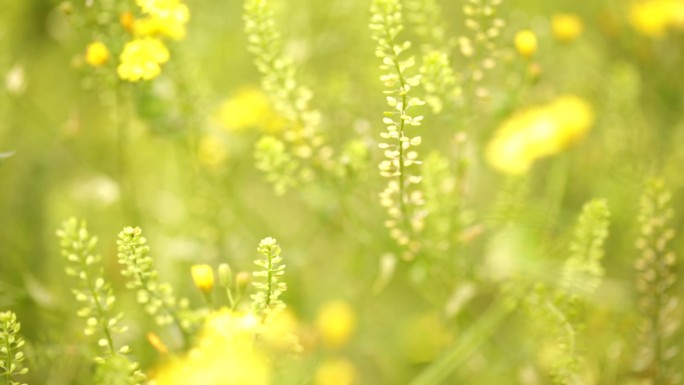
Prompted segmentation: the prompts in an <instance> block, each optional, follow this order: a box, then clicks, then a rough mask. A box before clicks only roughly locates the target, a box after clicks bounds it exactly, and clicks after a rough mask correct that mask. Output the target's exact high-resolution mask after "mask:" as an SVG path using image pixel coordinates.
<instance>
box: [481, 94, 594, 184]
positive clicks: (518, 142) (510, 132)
mask: <svg viewBox="0 0 684 385" xmlns="http://www.w3.org/2000/svg"><path fill="white" fill-rule="evenodd" d="M593 120H594V116H593V112H592V109H591V106H590V105H589V104H588V103H587V102H586V101H585V100H583V99H581V98H579V97H577V96H573V95H565V96H561V97H559V98H557V99H556V100H554V101H553V102H552V103H549V104H547V105H545V106H540V107H534V108H529V109H527V110H524V111H521V112H519V113H517V114H515V115H514V116H512V117H511V118H510V119H508V120H506V121H505V122H504V123H503V124H502V125H501V127H500V128H499V129H498V130H497V132H496V134H495V135H494V138H493V139H492V140H491V141H490V142H489V144H488V145H487V149H486V154H485V155H486V158H487V161H488V162H489V164H490V165H491V166H492V167H494V168H495V169H497V170H499V171H502V172H505V173H508V174H522V173H524V172H526V171H527V170H528V169H529V168H530V167H531V165H532V163H534V161H536V160H537V159H540V158H544V157H547V156H550V155H553V154H557V153H559V152H561V151H563V150H564V149H565V148H567V147H568V146H570V145H572V144H573V143H575V142H576V141H578V140H580V139H581V138H582V137H583V136H584V135H585V134H586V133H587V132H588V131H589V129H590V128H591V125H592V124H593Z"/></svg>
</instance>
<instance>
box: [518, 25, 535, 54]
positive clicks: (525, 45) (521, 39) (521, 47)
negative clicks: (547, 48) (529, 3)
mask: <svg viewBox="0 0 684 385" xmlns="http://www.w3.org/2000/svg"><path fill="white" fill-rule="evenodd" d="M514 43H515V49H516V50H518V53H519V54H520V55H521V56H523V57H525V58H530V57H532V56H533V55H534V54H535V52H537V35H535V34H534V32H532V31H531V30H529V29H524V30H522V31H519V32H518V33H516V34H515V41H514Z"/></svg>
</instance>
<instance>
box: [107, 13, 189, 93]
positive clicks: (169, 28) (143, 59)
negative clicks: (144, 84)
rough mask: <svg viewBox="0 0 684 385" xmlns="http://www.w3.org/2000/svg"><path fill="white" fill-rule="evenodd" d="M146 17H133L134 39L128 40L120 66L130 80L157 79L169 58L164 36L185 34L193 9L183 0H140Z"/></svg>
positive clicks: (171, 36) (122, 74)
mask: <svg viewBox="0 0 684 385" xmlns="http://www.w3.org/2000/svg"><path fill="white" fill-rule="evenodd" d="M136 3H137V5H138V7H139V8H140V11H141V12H142V14H143V15H145V17H144V18H142V19H139V20H133V22H132V23H128V24H131V25H132V32H133V34H134V38H133V40H131V41H129V42H127V43H126V45H125V46H124V49H123V52H122V53H121V56H120V58H119V59H120V63H119V66H118V67H117V72H118V74H119V77H120V78H121V79H123V80H127V81H130V82H137V81H140V80H150V79H154V78H156V77H157V76H159V74H160V73H161V65H162V64H164V63H166V62H167V61H168V60H169V51H168V49H167V48H166V46H165V45H164V42H163V41H162V40H161V38H162V37H168V38H170V39H174V40H179V39H182V38H183V37H184V36H185V25H186V24H187V22H188V20H189V19H190V11H189V10H188V7H187V6H186V5H185V4H183V3H182V2H181V0H137V1H136Z"/></svg>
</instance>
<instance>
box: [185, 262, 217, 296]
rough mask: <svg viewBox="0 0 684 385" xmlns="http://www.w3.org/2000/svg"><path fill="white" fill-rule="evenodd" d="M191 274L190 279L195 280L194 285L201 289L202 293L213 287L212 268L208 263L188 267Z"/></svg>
mask: <svg viewBox="0 0 684 385" xmlns="http://www.w3.org/2000/svg"><path fill="white" fill-rule="evenodd" d="M190 272H191V274H192V280H193V282H195V286H197V288H198V289H200V290H202V291H203V292H204V293H208V292H210V291H211V289H213V288H214V269H212V268H211V266H209V265H193V266H192V268H190Z"/></svg>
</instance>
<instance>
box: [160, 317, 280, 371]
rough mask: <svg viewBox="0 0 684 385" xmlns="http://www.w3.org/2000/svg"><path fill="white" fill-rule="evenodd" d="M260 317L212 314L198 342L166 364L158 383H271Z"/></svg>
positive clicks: (162, 368)
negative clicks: (261, 344)
mask: <svg viewBox="0 0 684 385" xmlns="http://www.w3.org/2000/svg"><path fill="white" fill-rule="evenodd" d="M258 325H259V319H258V318H257V317H256V316H255V315H253V314H249V313H248V314H243V313H239V312H231V311H228V310H221V311H217V312H213V313H211V314H209V316H208V317H207V320H206V322H205V325H204V328H203V329H202V332H201V333H199V336H198V339H197V343H196V345H195V346H194V347H193V348H192V349H191V350H190V351H189V352H188V353H187V354H186V355H185V356H182V357H179V358H178V359H175V360H170V361H169V362H168V363H167V364H166V365H165V366H162V367H161V368H160V369H159V371H158V374H157V376H156V378H155V383H156V384H157V385H187V384H202V385H232V384H240V385H267V384H270V383H271V381H270V377H271V376H270V367H269V361H268V360H267V356H266V355H265V354H264V352H262V351H261V350H260V349H257V345H258V344H255V343H254V341H255V338H256V335H257V333H258Z"/></svg>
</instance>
